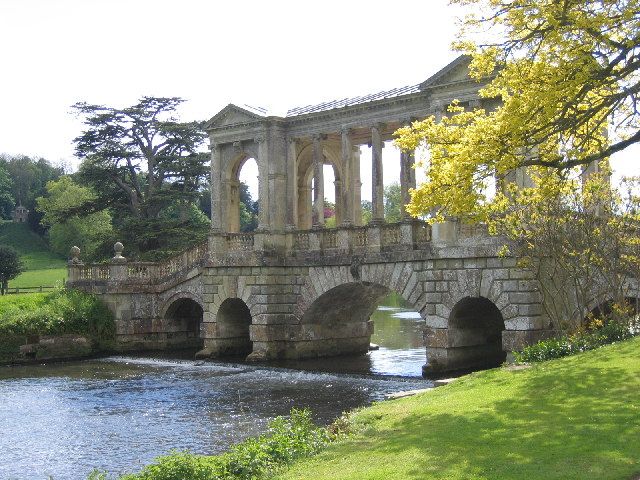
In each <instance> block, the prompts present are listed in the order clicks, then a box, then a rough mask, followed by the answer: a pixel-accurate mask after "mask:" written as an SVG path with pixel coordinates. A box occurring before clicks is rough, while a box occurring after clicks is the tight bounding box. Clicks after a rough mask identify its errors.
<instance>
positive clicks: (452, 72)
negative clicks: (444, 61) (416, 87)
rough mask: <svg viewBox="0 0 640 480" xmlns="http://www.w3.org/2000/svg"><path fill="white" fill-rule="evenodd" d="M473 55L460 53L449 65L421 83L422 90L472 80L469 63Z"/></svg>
mask: <svg viewBox="0 0 640 480" xmlns="http://www.w3.org/2000/svg"><path fill="white" fill-rule="evenodd" d="M470 63H471V57H470V56H469V55H460V56H459V57H458V58H456V59H455V60H454V61H453V62H451V63H450V64H449V65H447V66H446V67H444V68H443V69H441V70H440V71H438V72H437V73H435V74H434V75H431V77H429V78H428V79H427V80H425V81H424V82H422V83H421V84H420V90H425V89H427V88H434V87H439V86H442V85H447V84H450V83H456V82H460V81H465V80H470V78H471V77H469V64H470Z"/></svg>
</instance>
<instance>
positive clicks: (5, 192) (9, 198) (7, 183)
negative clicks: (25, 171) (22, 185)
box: [0, 162, 15, 219]
mask: <svg viewBox="0 0 640 480" xmlns="http://www.w3.org/2000/svg"><path fill="white" fill-rule="evenodd" d="M12 188H13V180H12V179H11V177H10V176H9V172H7V167H6V166H5V165H4V163H2V162H0V219H3V218H4V219H9V218H11V211H12V210H13V206H14V203H15V200H14V199H13V194H12Z"/></svg>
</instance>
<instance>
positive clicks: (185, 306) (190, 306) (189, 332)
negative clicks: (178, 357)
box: [165, 298, 203, 349]
mask: <svg viewBox="0 0 640 480" xmlns="http://www.w3.org/2000/svg"><path fill="white" fill-rule="evenodd" d="M202 314H203V310H202V307H201V306H200V305H199V304H198V302H196V301H195V300H192V299H190V298H180V299H178V300H176V301H174V302H173V303H172V304H171V305H170V306H169V308H168V309H167V312H166V313H165V320H166V322H167V325H166V331H167V344H168V345H170V346H171V347H173V348H198V349H200V348H202V343H203V341H202V337H201V335H200V329H201V325H202Z"/></svg>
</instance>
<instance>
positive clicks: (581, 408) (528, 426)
mask: <svg viewBox="0 0 640 480" xmlns="http://www.w3.org/2000/svg"><path fill="white" fill-rule="evenodd" d="M634 345H635V346H633V345H622V346H621V348H620V349H619V350H617V352H616V364H615V365H617V366H614V365H612V364H611V361H610V359H609V358H608V357H607V352H606V350H607V349H602V350H600V351H597V353H596V352H594V354H593V355H592V356H591V355H590V357H589V361H583V360H582V357H574V358H573V359H570V360H569V361H567V362H562V363H557V362H554V364H553V365H550V364H547V365H540V366H538V367H535V368H532V369H530V370H525V371H517V372H510V373H509V374H507V375H505V374H504V373H506V372H504V373H501V372H488V375H487V378H488V379H489V380H492V381H491V392H490V394H489V395H487V398H486V399H472V400H470V402H473V403H474V404H477V408H475V409H473V410H472V411H469V410H467V409H465V410H462V411H461V414H454V413H451V412H447V411H442V409H437V408H430V407H429V403H430V400H429V396H428V395H427V396H425V397H423V398H424V401H425V406H424V407H418V409H424V412H422V413H417V414H412V415H409V416H407V417H404V418H402V419H399V420H398V421H396V422H392V424H391V425H390V428H391V432H389V431H386V430H385V431H381V432H378V435H384V436H385V441H384V442H383V443H382V446H380V447H377V448H376V447H373V449H374V450H376V451H379V452H380V453H384V454H387V455H393V454H399V453H400V452H403V451H406V450H407V449H412V450H414V451H415V450H416V449H417V451H418V455H417V457H418V458H422V460H418V461H417V463H414V465H415V468H414V469H412V470H411V471H409V475H410V478H424V477H425V475H426V474H428V473H430V474H431V477H430V478H469V479H471V478H487V479H510V478H527V479H535V478H540V479H543V478H544V479H567V478H576V479H587V478H593V479H628V478H633V477H632V475H633V474H637V473H638V471H639V470H640V398H639V395H640V368H638V366H637V365H638V362H640V360H639V359H638V351H639V350H640V349H639V348H638V345H640V343H638V342H634ZM634 362H635V363H636V366H635V367H633V366H632V365H633V364H634ZM452 408H453V409H456V408H457V404H455V403H452ZM362 447H363V448H372V446H371V445H369V446H367V447H365V446H364V445H362Z"/></svg>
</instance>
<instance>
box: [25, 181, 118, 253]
mask: <svg viewBox="0 0 640 480" xmlns="http://www.w3.org/2000/svg"><path fill="white" fill-rule="evenodd" d="M95 198H96V194H95V193H94V192H93V191H92V190H91V189H90V188H88V187H83V186H81V185H78V184H77V183H75V182H74V181H73V179H72V178H71V177H70V176H63V177H60V179H59V180H57V181H51V182H49V183H47V196H46V197H38V199H37V205H38V206H37V209H38V211H40V212H42V213H43V214H44V216H43V217H42V223H43V224H45V225H48V226H49V227H50V229H49V243H50V245H51V250H53V251H54V252H55V253H57V254H59V255H61V256H66V255H68V253H69V249H70V248H71V247H72V246H74V245H75V246H77V247H79V248H80V251H81V252H82V255H83V258H84V259H87V260H91V259H96V257H97V253H98V252H99V251H100V249H101V247H102V246H103V245H105V244H109V245H113V243H114V241H115V240H114V234H113V228H112V225H111V215H110V214H109V212H108V211H104V210H103V211H100V212H96V213H92V214H89V215H86V216H78V215H73V216H68V215H66V212H67V211H69V210H71V209H73V208H75V207H77V206H78V205H82V204H83V203H85V202H88V201H93V200H94V199H95Z"/></svg>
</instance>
